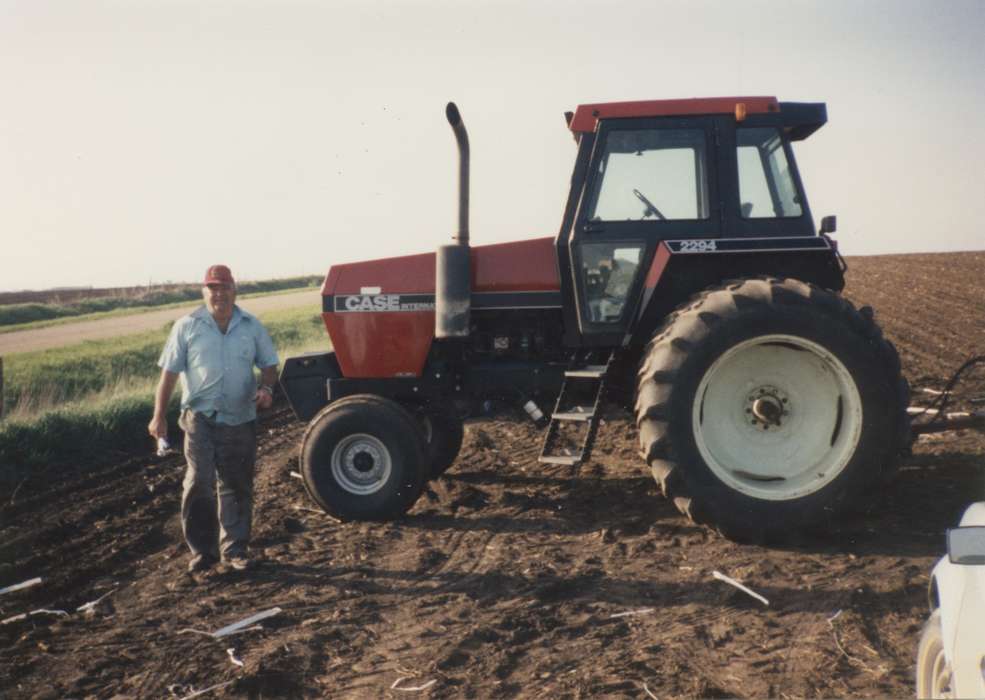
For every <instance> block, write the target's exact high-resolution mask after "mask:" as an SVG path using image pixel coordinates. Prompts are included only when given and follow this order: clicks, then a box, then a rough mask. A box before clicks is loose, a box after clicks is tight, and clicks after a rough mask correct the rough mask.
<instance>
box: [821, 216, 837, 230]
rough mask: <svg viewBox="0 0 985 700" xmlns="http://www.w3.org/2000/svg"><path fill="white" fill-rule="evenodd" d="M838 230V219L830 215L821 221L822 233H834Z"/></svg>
mask: <svg viewBox="0 0 985 700" xmlns="http://www.w3.org/2000/svg"><path fill="white" fill-rule="evenodd" d="M837 230H838V217H837V216H835V215H834V214H829V215H828V216H825V217H824V218H823V219H821V233H834V232H835V231H837Z"/></svg>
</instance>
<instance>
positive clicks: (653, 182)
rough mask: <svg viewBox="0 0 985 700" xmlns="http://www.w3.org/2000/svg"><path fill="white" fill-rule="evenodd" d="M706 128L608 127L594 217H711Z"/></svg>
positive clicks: (590, 213)
mask: <svg viewBox="0 0 985 700" xmlns="http://www.w3.org/2000/svg"><path fill="white" fill-rule="evenodd" d="M705 149H706V146H705V133H704V131H703V130H701V129H618V130H612V131H610V132H609V134H608V136H607V138H606V142H605V150H604V152H603V155H602V159H601V160H600V161H599V172H598V177H596V178H595V187H594V192H593V193H592V199H591V202H592V204H591V207H590V209H589V219H590V220H592V221H644V220H650V221H661V220H689V219H690V220H694V219H707V218H708V215H709V207H708V183H707V175H706V168H705Z"/></svg>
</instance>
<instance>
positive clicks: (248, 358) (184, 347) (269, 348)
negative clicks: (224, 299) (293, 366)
mask: <svg viewBox="0 0 985 700" xmlns="http://www.w3.org/2000/svg"><path fill="white" fill-rule="evenodd" d="M277 363H278V359H277V351H276V350H274V343H273V341H272V340H271V339H270V334H269V333H267V329H266V328H264V327H263V324H262V323H260V321H258V320H257V318H256V316H253V315H252V314H249V313H247V312H245V311H242V310H241V309H240V308H239V307H238V306H234V307H233V315H232V318H231V319H230V320H229V327H228V328H227V329H226V332H225V334H223V333H222V331H220V330H219V326H218V325H217V324H216V322H215V319H214V318H212V314H210V313H209V310H208V309H207V308H206V307H205V305H202V306H200V307H199V308H198V309H196V310H195V311H193V312H192V313H190V314H188V315H187V316H182V317H181V318H179V319H178V320H177V321H175V324H174V327H173V328H172V329H171V335H170V336H169V337H168V342H167V343H166V344H165V345H164V351H163V352H162V353H161V359H159V360H158V361H157V364H158V366H159V367H161V368H162V369H166V370H167V371H168V372H173V373H175V374H179V373H180V374H181V410H183V411H184V410H185V409H191V410H193V411H196V412H199V413H205V414H209V415H211V414H212V413H215V414H216V420H217V421H218V422H219V423H225V424H226V425H239V424H241V423H246V422H247V421H251V420H254V419H255V418H256V404H255V403H254V401H253V399H254V397H255V396H256V390H257V385H256V379H255V378H254V376H253V368H254V367H259V368H261V369H263V368H264V367H272V366H274V365H276V364H277Z"/></svg>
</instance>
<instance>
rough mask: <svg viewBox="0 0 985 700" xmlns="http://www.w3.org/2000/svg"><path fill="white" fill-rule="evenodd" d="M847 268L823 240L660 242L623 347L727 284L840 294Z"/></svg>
mask: <svg viewBox="0 0 985 700" xmlns="http://www.w3.org/2000/svg"><path fill="white" fill-rule="evenodd" d="M845 270H846V266H845V264H844V262H843V261H842V259H841V257H840V256H839V254H838V251H837V246H836V245H835V243H834V242H833V241H832V240H831V239H829V238H828V237H827V236H789V237H784V238H775V237H774V238H716V239H703V240H699V239H687V240H665V241H661V242H660V243H658V244H657V249H656V252H655V254H654V255H653V258H652V260H651V262H650V265H649V267H648V268H647V271H646V276H645V277H644V278H643V283H642V285H641V286H640V291H639V302H638V304H637V307H636V317H635V320H634V323H633V325H632V326H631V327H630V329H629V333H628V335H627V336H626V339H625V342H624V345H629V344H631V343H645V342H646V341H647V340H649V334H650V333H652V332H653V330H655V329H656V328H657V327H658V326H659V325H661V323H662V321H663V320H664V318H665V317H666V316H667V314H669V313H670V312H671V311H673V310H674V309H675V308H677V307H678V306H680V305H681V304H682V303H684V302H685V301H687V300H688V299H690V298H691V297H693V296H694V295H696V294H698V293H700V292H701V291H703V290H705V289H708V288H710V287H713V286H717V285H720V284H722V283H724V282H726V281H727V280H731V279H737V278H744V277H761V276H773V277H783V278H792V279H797V280H800V281H802V282H806V283H808V284H815V285H817V286H819V287H822V288H824V289H828V290H830V291H834V292H840V291H841V290H842V289H843V288H844V286H845V276H844V272H845Z"/></svg>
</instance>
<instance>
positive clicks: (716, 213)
mask: <svg viewBox="0 0 985 700" xmlns="http://www.w3.org/2000/svg"><path fill="white" fill-rule="evenodd" d="M715 140H716V130H715V118H714V117H698V118H696V117H688V118H686V119H676V118H658V119H613V120H607V121H603V122H602V123H601V124H600V126H599V130H598V133H597V137H596V139H595V142H594V146H593V149H592V154H591V159H590V161H589V164H588V168H587V173H586V177H585V180H584V188H583V191H582V196H581V201H580V203H579V206H578V210H577V213H576V215H575V219H574V222H573V225H572V228H571V235H570V237H569V238H568V247H569V250H568V253H569V255H568V259H569V260H570V274H571V276H572V280H571V281H572V283H573V285H572V287H573V294H574V297H575V305H576V307H577V317H578V327H579V331H580V336H581V337H580V338H579V341H580V342H579V343H578V344H579V345H582V346H589V347H599V346H614V345H620V344H621V343H622V342H623V338H624V336H625V333H626V330H627V328H628V326H629V323H630V320H631V319H632V318H633V316H634V313H635V311H636V308H635V306H636V304H637V303H638V300H639V298H640V286H641V285H642V283H643V277H644V276H645V274H646V270H647V269H648V267H649V265H650V262H651V261H652V259H653V255H654V253H655V252H656V247H657V244H658V243H659V242H660V241H662V240H665V239H682V238H690V239H710V238H719V237H721V236H722V235H723V231H722V226H723V223H722V221H723V217H722V212H721V206H722V205H721V203H720V198H719V194H718V192H719V186H718V177H717V173H718V170H719V163H718V158H719V155H718V150H719V149H717V148H716V145H715Z"/></svg>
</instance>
